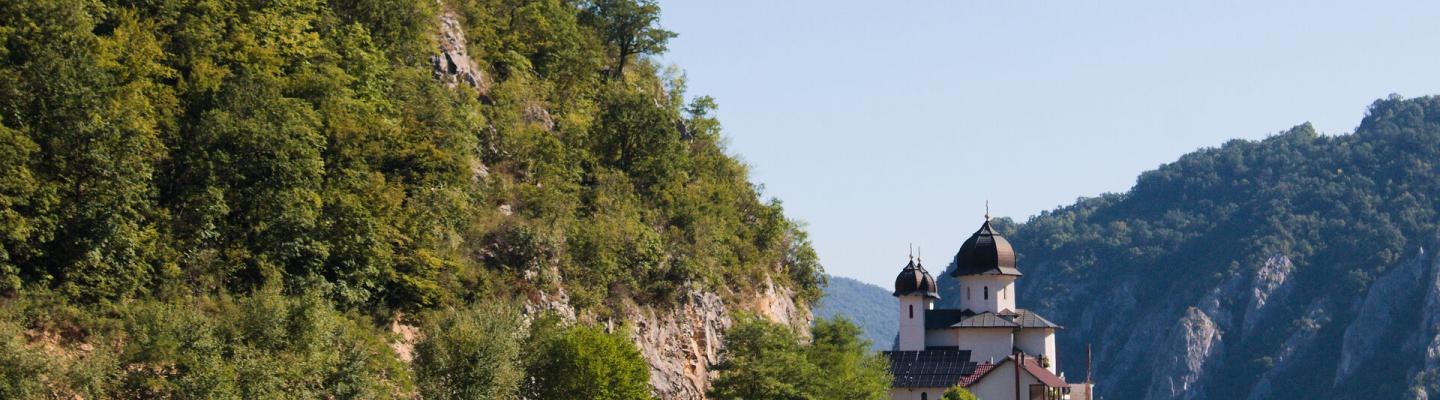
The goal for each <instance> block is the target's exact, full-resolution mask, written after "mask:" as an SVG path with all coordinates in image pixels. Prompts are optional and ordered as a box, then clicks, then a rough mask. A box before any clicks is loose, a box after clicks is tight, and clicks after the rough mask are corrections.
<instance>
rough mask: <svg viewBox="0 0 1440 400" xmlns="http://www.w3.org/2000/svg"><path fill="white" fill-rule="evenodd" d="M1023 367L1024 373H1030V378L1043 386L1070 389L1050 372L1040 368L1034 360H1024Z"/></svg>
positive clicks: (1067, 384) (1062, 380)
mask: <svg viewBox="0 0 1440 400" xmlns="http://www.w3.org/2000/svg"><path fill="white" fill-rule="evenodd" d="M1023 365H1025V372H1028V373H1030V376H1034V377H1035V380H1038V381H1040V383H1043V384H1045V386H1049V387H1052V388H1065V387H1070V384H1069V383H1066V382H1065V380H1064V379H1060V377H1058V376H1055V373H1053V372H1050V370H1048V369H1045V367H1043V366H1041V365H1040V362H1039V361H1037V360H1035V359H1034V358H1028V357H1027V358H1025V364H1023Z"/></svg>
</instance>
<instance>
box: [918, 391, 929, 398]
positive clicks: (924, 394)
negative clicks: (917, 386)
mask: <svg viewBox="0 0 1440 400" xmlns="http://www.w3.org/2000/svg"><path fill="white" fill-rule="evenodd" d="M920 400H930V394H929V393H925V392H920Z"/></svg>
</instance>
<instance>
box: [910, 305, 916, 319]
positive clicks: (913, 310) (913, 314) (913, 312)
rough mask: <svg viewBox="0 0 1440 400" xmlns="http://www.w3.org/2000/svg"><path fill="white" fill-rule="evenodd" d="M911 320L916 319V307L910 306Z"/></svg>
mask: <svg viewBox="0 0 1440 400" xmlns="http://www.w3.org/2000/svg"><path fill="white" fill-rule="evenodd" d="M910 319H915V305H914V304H911V305H910Z"/></svg>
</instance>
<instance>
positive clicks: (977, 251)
mask: <svg viewBox="0 0 1440 400" xmlns="http://www.w3.org/2000/svg"><path fill="white" fill-rule="evenodd" d="M965 275H1014V276H1020V270H1018V269H1015V249H1014V248H1011V247H1010V242H1009V241H1007V240H1005V237H1004V236H1000V234H999V233H996V232H995V228H992V227H991V226H990V215H989V213H986V215H985V223H984V224H982V225H980V230H978V231H975V234H974V235H970V239H969V240H966V241H965V244H963V245H961V246H960V251H959V252H957V253H955V270H954V271H951V272H950V276H954V277H960V276H965Z"/></svg>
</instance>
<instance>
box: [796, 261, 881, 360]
mask: <svg viewBox="0 0 1440 400" xmlns="http://www.w3.org/2000/svg"><path fill="white" fill-rule="evenodd" d="M897 271H898V270H897ZM899 309H900V302H899V301H898V300H896V299H895V297H894V296H891V295H890V291H889V290H886V289H885V288H882V287H879V286H875V285H871V284H868V283H865V282H861V281H857V280H854V279H850V278H846V277H840V276H831V277H830V286H829V287H827V288H825V296H824V297H821V298H820V303H819V304H818V305H816V306H815V317H816V318H833V317H835V316H836V315H841V316H845V317H846V318H849V319H850V320H851V321H853V322H855V324H856V325H859V326H860V328H861V329H864V330H865V338H866V339H870V343H871V346H872V347H874V348H875V349H876V350H889V349H890V347H891V346H892V345H894V343H895V330H896V326H895V323H896V320H895V313H896V312H897V310H899Z"/></svg>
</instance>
